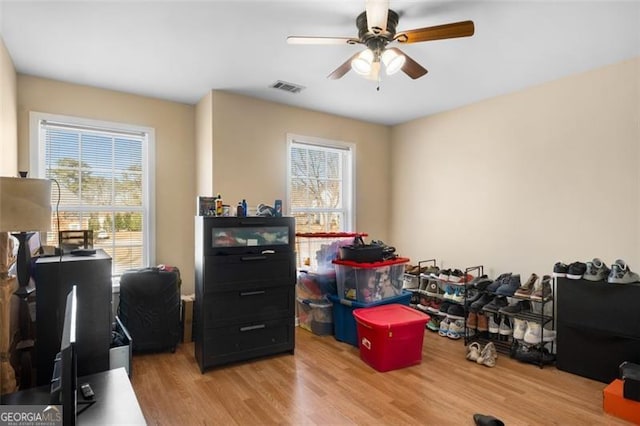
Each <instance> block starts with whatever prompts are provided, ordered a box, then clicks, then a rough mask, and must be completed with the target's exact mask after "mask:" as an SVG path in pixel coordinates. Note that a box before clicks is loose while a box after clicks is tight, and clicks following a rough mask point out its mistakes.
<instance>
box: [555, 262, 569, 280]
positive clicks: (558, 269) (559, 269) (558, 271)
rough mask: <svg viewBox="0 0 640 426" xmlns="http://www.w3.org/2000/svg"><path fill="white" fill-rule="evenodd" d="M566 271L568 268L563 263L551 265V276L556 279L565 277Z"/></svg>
mask: <svg viewBox="0 0 640 426" xmlns="http://www.w3.org/2000/svg"><path fill="white" fill-rule="evenodd" d="M567 269H569V267H568V266H567V265H566V264H565V263H563V262H556V264H555V265H553V276H554V277H556V278H559V277H566V276H567Z"/></svg>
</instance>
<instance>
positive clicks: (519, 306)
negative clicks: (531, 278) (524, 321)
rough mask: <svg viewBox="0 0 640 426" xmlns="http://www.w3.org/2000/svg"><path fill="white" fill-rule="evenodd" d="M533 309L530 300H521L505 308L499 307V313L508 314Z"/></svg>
mask: <svg viewBox="0 0 640 426" xmlns="http://www.w3.org/2000/svg"><path fill="white" fill-rule="evenodd" d="M529 310H531V304H530V303H529V301H528V300H519V301H517V302H516V303H513V304H511V305H509V306H505V307H504V308H500V309H498V313H501V314H507V315H515V314H519V313H520V312H524V311H529Z"/></svg>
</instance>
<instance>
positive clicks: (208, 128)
mask: <svg viewBox="0 0 640 426" xmlns="http://www.w3.org/2000/svg"><path fill="white" fill-rule="evenodd" d="M195 124H196V147H195V149H196V158H195V164H196V194H201V195H211V194H213V182H212V181H211V175H212V173H213V153H212V151H213V93H212V92H207V94H206V95H204V97H203V98H202V99H200V101H199V102H198V104H197V105H196V123H195Z"/></svg>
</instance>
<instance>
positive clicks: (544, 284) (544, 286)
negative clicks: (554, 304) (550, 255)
mask: <svg viewBox="0 0 640 426" xmlns="http://www.w3.org/2000/svg"><path fill="white" fill-rule="evenodd" d="M551 293H552V292H551V277H550V276H549V275H545V276H543V277H542V281H541V282H540V284H539V285H538V286H537V287H535V288H534V289H533V293H531V296H530V299H531V300H538V301H540V300H547V299H548V298H550V297H551Z"/></svg>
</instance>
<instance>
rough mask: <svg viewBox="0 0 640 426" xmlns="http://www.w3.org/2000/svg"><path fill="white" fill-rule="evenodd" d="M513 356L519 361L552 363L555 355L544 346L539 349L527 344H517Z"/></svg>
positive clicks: (539, 363)
mask: <svg viewBox="0 0 640 426" xmlns="http://www.w3.org/2000/svg"><path fill="white" fill-rule="evenodd" d="M513 357H514V358H515V359H517V360H518V361H520V362H527V363H529V364H538V365H544V364H552V363H553V361H554V360H555V357H554V356H553V355H552V354H550V353H549V351H548V350H547V349H546V348H542V349H540V348H538V347H535V346H527V345H518V348H517V349H516V351H515V353H514V355H513Z"/></svg>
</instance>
